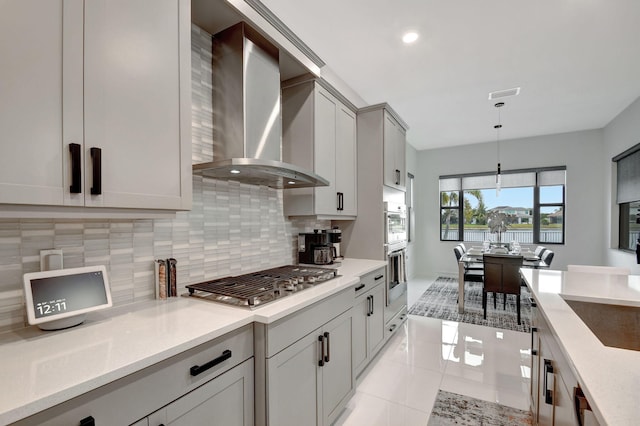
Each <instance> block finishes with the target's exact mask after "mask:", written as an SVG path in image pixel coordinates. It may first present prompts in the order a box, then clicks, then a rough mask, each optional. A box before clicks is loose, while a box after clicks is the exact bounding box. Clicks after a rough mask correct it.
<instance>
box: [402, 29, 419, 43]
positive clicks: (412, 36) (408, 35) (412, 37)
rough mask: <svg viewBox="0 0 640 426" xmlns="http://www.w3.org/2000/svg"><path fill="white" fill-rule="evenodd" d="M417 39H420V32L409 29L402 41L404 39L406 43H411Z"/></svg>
mask: <svg viewBox="0 0 640 426" xmlns="http://www.w3.org/2000/svg"><path fill="white" fill-rule="evenodd" d="M416 40H418V33H416V32H414V31H409V32H408V33H405V34H404V35H403V36H402V41H404V42H405V43H406V44H411V43H413V42H415V41H416Z"/></svg>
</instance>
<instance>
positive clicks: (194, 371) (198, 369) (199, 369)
mask: <svg viewBox="0 0 640 426" xmlns="http://www.w3.org/2000/svg"><path fill="white" fill-rule="evenodd" d="M229 358H231V351H230V350H229V349H226V350H224V351H223V352H222V355H220V356H219V357H218V358H215V359H212V360H211V361H209V362H208V363H206V364H204V365H194V366H193V367H191V369H190V370H189V372H190V373H191V375H192V376H197V375H198V374H200V373H204V372H205V371H207V370H208V369H210V368H213V367H215V366H216V365H218V364H220V363H221V362H223V361H226V360H228V359H229Z"/></svg>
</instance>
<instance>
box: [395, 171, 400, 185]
mask: <svg viewBox="0 0 640 426" xmlns="http://www.w3.org/2000/svg"><path fill="white" fill-rule="evenodd" d="M396 185H400V170H398V169H396Z"/></svg>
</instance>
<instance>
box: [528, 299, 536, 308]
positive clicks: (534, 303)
mask: <svg viewBox="0 0 640 426" xmlns="http://www.w3.org/2000/svg"><path fill="white" fill-rule="evenodd" d="M529 303H531V307H532V308H536V307H538V304H537V303H536V301H535V300H534V299H533V297H530V298H529Z"/></svg>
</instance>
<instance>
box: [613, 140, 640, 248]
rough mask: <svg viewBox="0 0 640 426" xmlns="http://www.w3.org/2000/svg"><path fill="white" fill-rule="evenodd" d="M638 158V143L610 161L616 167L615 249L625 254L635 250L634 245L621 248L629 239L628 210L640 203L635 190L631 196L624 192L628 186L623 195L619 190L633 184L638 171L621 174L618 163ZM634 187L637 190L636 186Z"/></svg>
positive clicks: (639, 196) (639, 145) (639, 153)
mask: <svg viewBox="0 0 640 426" xmlns="http://www.w3.org/2000/svg"><path fill="white" fill-rule="evenodd" d="M629 157H631V158H629ZM638 157H640V143H638V144H636V145H634V146H632V147H631V148H629V149H627V150H626V151H624V152H622V153H620V154H618V155H616V156H615V157H613V158H612V159H611V161H612V162H614V163H615V165H616V167H615V178H616V196H615V200H614V203H615V204H616V205H617V206H618V247H617V249H618V250H620V251H623V252H626V253H634V252H635V251H636V248H635V246H634V245H632V247H628V248H627V247H622V246H621V242H622V241H628V239H629V209H630V207H631V206H630V205H631V204H632V203H637V202H640V193H638V191H637V190H636V191H632V192H633V194H629V193H628V191H626V190H628V185H627V186H626V190H622V192H623V193H624V194H622V193H621V189H622V187H624V186H625V183H629V182H631V184H634V182H635V181H636V179H637V178H638V169H637V168H636V169H635V170H626V171H625V172H621V171H620V166H619V164H618V162H620V161H623V162H624V161H629V162H635V163H637V160H638ZM621 175H622V176H621ZM634 186H635V187H636V188H637V186H636V185H634ZM634 195H635V196H634ZM621 198H623V199H621ZM631 198H637V199H631ZM623 231H624V232H623ZM623 234H624V235H623Z"/></svg>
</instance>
